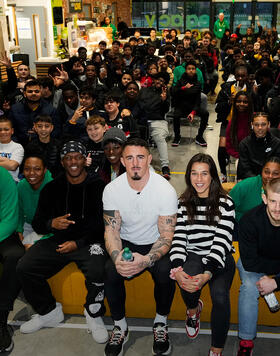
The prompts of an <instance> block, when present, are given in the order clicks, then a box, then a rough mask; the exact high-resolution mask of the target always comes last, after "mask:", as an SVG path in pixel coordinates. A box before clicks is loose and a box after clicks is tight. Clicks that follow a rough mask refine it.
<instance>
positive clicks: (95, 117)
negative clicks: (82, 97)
mask: <svg viewBox="0 0 280 356" xmlns="http://www.w3.org/2000/svg"><path fill="white" fill-rule="evenodd" d="M97 124H100V125H102V126H105V125H106V121H105V119H104V118H103V117H101V116H99V115H93V116H91V117H89V118H88V119H87V121H86V127H88V126H89V125H97Z"/></svg>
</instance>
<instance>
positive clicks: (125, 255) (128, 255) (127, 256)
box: [122, 247, 134, 262]
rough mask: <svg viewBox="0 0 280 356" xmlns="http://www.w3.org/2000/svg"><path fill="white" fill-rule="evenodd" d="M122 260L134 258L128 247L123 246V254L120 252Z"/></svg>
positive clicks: (129, 260)
mask: <svg viewBox="0 0 280 356" xmlns="http://www.w3.org/2000/svg"><path fill="white" fill-rule="evenodd" d="M122 260H123V261H128V262H131V261H133V260H134V258H133V255H132V252H131V251H130V249H129V247H125V248H124V250H123V254H122Z"/></svg>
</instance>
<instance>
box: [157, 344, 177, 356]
mask: <svg viewBox="0 0 280 356" xmlns="http://www.w3.org/2000/svg"><path fill="white" fill-rule="evenodd" d="M171 348H172V347H171V342H169V348H168V350H167V351H165V352H160V353H157V352H154V348H152V354H153V355H154V356H160V355H169V354H170V352H171Z"/></svg>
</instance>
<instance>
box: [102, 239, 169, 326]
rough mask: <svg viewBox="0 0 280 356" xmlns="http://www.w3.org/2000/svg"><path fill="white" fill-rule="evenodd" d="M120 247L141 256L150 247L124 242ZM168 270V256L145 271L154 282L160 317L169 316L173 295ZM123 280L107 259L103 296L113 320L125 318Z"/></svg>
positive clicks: (157, 309)
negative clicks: (127, 248)
mask: <svg viewBox="0 0 280 356" xmlns="http://www.w3.org/2000/svg"><path fill="white" fill-rule="evenodd" d="M122 246H123V248H124V247H129V248H130V250H131V251H132V252H138V253H140V254H142V255H145V254H147V253H148V252H149V251H150V249H151V247H152V245H134V244H132V243H130V242H128V241H125V240H122ZM170 269H171V264H170V260H169V257H168V255H165V256H163V257H162V258H161V259H160V260H158V261H157V262H156V263H155V264H154V266H153V267H151V268H148V269H147V270H148V271H149V272H150V273H151V275H152V278H153V280H154V284H155V285H154V298H155V301H156V312H157V313H158V314H160V315H168V314H169V312H170V308H171V304H172V301H173V297H174V293H175V283H174V281H173V280H171V279H170V278H169V273H170ZM143 272H144V271H143ZM143 272H141V273H143ZM141 273H140V274H141ZM140 274H139V275H140ZM124 280H125V278H124V277H122V276H121V275H120V274H119V273H118V272H117V270H116V267H115V265H114V263H113V261H112V260H111V259H109V260H108V261H107V263H106V277H105V295H106V297H107V300H108V303H109V306H110V310H111V314H112V318H113V320H120V319H122V318H124V317H125V298H126V294H125V285H124Z"/></svg>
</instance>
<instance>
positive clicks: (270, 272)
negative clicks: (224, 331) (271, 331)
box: [237, 178, 280, 356]
mask: <svg viewBox="0 0 280 356" xmlns="http://www.w3.org/2000/svg"><path fill="white" fill-rule="evenodd" d="M262 200H263V204H261V205H258V206H257V207H256V208H254V209H252V210H250V211H249V212H248V213H247V214H245V215H244V216H243V217H242V218H241V220H240V222H239V250H240V259H239V261H238V262H237V267H238V270H239V274H240V279H241V282H242V284H241V287H240V292H239V300H238V304H239V306H238V322H239V332H238V336H239V338H240V343H239V350H238V353H237V356H243V355H252V353H253V347H254V343H253V340H254V339H255V337H256V336H257V321H258V305H259V297H260V295H261V296H265V295H267V294H270V293H272V292H273V291H274V290H278V289H279V288H280V280H279V272H280V258H279V248H280V244H279V241H280V228H279V227H280V213H279V207H280V178H275V179H272V180H271V181H270V182H268V183H267V185H266V189H265V191H264V193H263V194H262Z"/></svg>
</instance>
